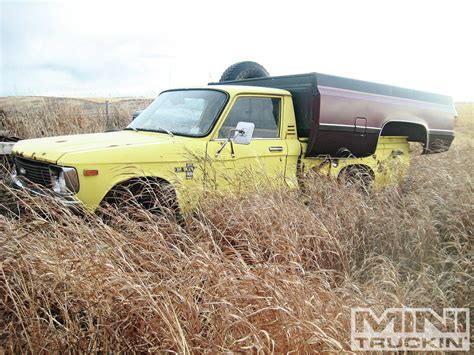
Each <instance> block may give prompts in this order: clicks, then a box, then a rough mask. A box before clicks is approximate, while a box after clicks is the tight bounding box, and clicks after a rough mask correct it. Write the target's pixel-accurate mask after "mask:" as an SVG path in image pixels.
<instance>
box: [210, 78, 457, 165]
mask: <svg viewBox="0 0 474 355" xmlns="http://www.w3.org/2000/svg"><path fill="white" fill-rule="evenodd" d="M222 84H233V85H251V86H263V87H276V88H281V89H285V90H288V91H289V92H290V93H291V94H292V96H293V101H294V106H295V115H296V121H297V128H298V135H299V136H300V137H308V138H309V141H308V148H307V152H306V156H309V157H311V156H313V157H314V156H318V155H323V154H328V155H332V156H356V157H362V156H369V155H371V154H373V153H374V152H375V149H376V146H377V142H378V140H379V137H380V136H407V137H408V140H409V141H413V142H420V143H422V144H423V147H424V153H437V152H442V151H445V150H447V149H448V148H449V146H450V144H451V142H452V140H453V138H454V131H453V127H454V119H455V116H456V111H455V108H454V105H453V101H452V99H451V97H448V96H444V95H439V94H433V93H429V92H423V91H417V90H411V89H405V88H399V87H395V86H390V85H384V84H377V83H371V82H367V81H361V80H354V79H348V78H342V77H337V76H332V75H326V74H319V73H309V74H299V75H288V76H279V77H267V78H257V79H247V80H239V81H232V82H224V83H212V85H222Z"/></svg>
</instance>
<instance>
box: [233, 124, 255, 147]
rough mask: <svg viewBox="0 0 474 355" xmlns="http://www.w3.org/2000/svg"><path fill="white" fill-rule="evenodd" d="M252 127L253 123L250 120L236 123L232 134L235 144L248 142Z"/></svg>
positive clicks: (250, 139) (253, 126)
mask: <svg viewBox="0 0 474 355" xmlns="http://www.w3.org/2000/svg"><path fill="white" fill-rule="evenodd" d="M254 128H255V124H254V123H251V122H239V123H237V127H236V128H235V130H236V134H235V136H234V142H235V144H250V142H251V141H252V136H253V130H254Z"/></svg>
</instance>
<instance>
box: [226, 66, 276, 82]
mask: <svg viewBox="0 0 474 355" xmlns="http://www.w3.org/2000/svg"><path fill="white" fill-rule="evenodd" d="M267 76H270V74H269V73H268V71H267V70H266V69H265V68H264V67H263V66H262V65H260V64H258V63H255V62H249V61H246V62H239V63H235V64H232V65H231V66H230V67H228V68H227V69H226V70H225V72H224V73H223V74H222V76H221V78H220V80H219V82H223V81H230V80H244V79H252V78H263V77H267Z"/></svg>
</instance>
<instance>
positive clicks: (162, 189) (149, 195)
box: [104, 178, 182, 222]
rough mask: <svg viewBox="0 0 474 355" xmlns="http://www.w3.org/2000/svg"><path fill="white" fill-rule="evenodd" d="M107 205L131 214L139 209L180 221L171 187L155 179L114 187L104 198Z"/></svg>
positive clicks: (134, 181) (135, 180) (142, 179)
mask: <svg viewBox="0 0 474 355" xmlns="http://www.w3.org/2000/svg"><path fill="white" fill-rule="evenodd" d="M104 202H106V203H108V204H109V205H111V206H113V207H115V208H117V209H119V210H122V211H124V212H127V213H128V214H129V215H130V213H132V214H133V210H134V209H136V208H141V209H145V210H147V211H149V212H150V213H152V214H155V215H162V216H168V217H171V218H174V219H175V220H176V221H178V222H180V221H181V218H182V216H181V213H180V210H179V206H178V201H177V198H176V193H175V191H174V189H173V187H172V186H171V185H170V184H169V183H167V182H163V181H157V180H155V179H147V178H141V179H131V180H129V181H127V182H125V183H122V184H120V185H117V186H115V187H114V188H113V189H112V190H111V191H110V192H109V193H108V194H107V196H106V197H105V198H104Z"/></svg>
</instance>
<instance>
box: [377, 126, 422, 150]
mask: <svg viewBox="0 0 474 355" xmlns="http://www.w3.org/2000/svg"><path fill="white" fill-rule="evenodd" d="M380 135H381V136H407V137H408V140H409V141H410V142H420V143H422V144H423V146H424V147H426V144H427V140H428V132H427V131H426V127H425V126H423V125H422V124H419V123H414V122H400V121H392V122H387V123H386V124H385V125H384V126H383V128H382V132H380Z"/></svg>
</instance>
